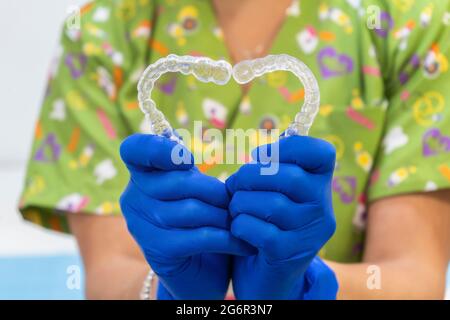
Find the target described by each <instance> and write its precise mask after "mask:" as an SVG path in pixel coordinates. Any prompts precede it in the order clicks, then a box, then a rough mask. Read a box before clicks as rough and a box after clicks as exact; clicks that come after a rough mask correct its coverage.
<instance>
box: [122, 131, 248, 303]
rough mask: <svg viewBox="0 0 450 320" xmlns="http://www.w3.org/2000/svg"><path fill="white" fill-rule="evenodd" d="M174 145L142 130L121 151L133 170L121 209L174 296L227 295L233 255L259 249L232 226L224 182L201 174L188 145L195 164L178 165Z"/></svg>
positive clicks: (156, 270) (138, 240) (185, 152)
mask: <svg viewBox="0 0 450 320" xmlns="http://www.w3.org/2000/svg"><path fill="white" fill-rule="evenodd" d="M175 145H176V143H175V142H173V141H171V140H169V139H167V138H163V137H159V136H155V135H143V134H135V135H132V136H130V137H128V138H127V139H126V140H125V141H124V142H123V143H122V145H121V147H120V155H121V157H122V159H123V161H124V162H125V164H126V166H127V168H128V170H129V171H130V175H131V179H130V182H129V184H128V186H127V188H126V190H125V191H124V193H123V194H122V196H121V199H120V205H121V208H122V212H123V214H124V216H125V219H126V222H127V226H128V229H129V231H130V233H131V234H132V235H133V237H134V239H135V240H136V242H137V243H138V244H139V246H140V248H141V250H142V252H143V253H144V255H145V258H146V259H147V262H148V263H149V264H150V265H151V267H152V269H153V270H154V272H155V273H156V274H157V275H158V277H159V280H160V285H163V286H164V288H165V289H166V290H167V292H168V293H169V294H170V296H171V297H172V298H174V299H223V298H224V296H225V294H226V291H227V288H228V283H229V279H230V270H231V268H230V267H231V265H230V263H231V262H230V257H229V255H230V254H233V255H246V254H254V252H255V250H254V248H252V247H251V246H250V245H248V244H247V243H245V242H244V241H242V240H239V239H237V238H235V237H233V236H232V235H231V233H230V231H229V227H230V218H229V214H228V212H227V208H228V204H229V196H228V193H227V191H226V188H225V185H224V184H223V183H222V182H220V181H219V180H217V179H215V178H213V177H209V176H206V175H203V174H202V173H200V172H199V171H198V169H197V168H196V167H195V166H194V165H193V163H194V161H193V157H192V154H190V153H189V151H188V150H187V149H186V148H184V147H183V148H182V149H181V150H179V155H182V154H183V153H184V155H187V159H189V158H190V159H191V162H190V164H178V165H177V164H174V162H173V159H172V148H173V147H174V146H175ZM184 157H185V156H183V158H184ZM160 292H161V291H160ZM165 296H166V297H167V294H165Z"/></svg>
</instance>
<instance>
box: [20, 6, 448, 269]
mask: <svg viewBox="0 0 450 320" xmlns="http://www.w3.org/2000/svg"><path fill="white" fill-rule="evenodd" d="M449 12H450V1H449V0H436V1H425V0H390V1H388V0H368V1H365V0H335V1H325V0H322V1H320V0H319V1H313V0H301V1H300V0H293V2H292V5H291V6H290V7H289V9H288V10H287V12H286V15H287V16H286V19H285V22H284V23H283V25H282V27H281V29H280V31H279V33H278V34H277V36H276V39H275V40H274V43H273V45H272V47H271V49H270V53H272V54H281V53H286V54H289V55H292V56H294V57H297V58H299V59H300V60H302V61H304V62H305V63H306V64H307V65H308V66H309V67H310V68H311V69H312V71H313V73H314V74H315V76H316V77H317V79H318V82H319V86H320V91H321V106H320V111H319V114H318V115H317V117H316V119H315V122H314V124H313V126H312V129H311V131H310V135H311V136H314V137H318V138H322V139H325V140H327V141H329V142H331V143H333V144H334V146H335V147H336V150H337V165H336V170H335V173H334V178H333V183H332V191H333V205H334V210H335V214H336V219H337V231H336V233H335V235H334V236H333V238H332V239H331V240H330V241H329V242H328V243H327V245H326V246H325V247H324V248H323V250H322V251H321V253H320V254H321V256H322V257H325V258H327V259H331V260H335V261H342V262H351V261H358V260H360V259H361V254H362V250H363V241H364V229H365V221H366V213H367V210H366V209H367V205H368V203H370V202H371V201H374V200H376V199H380V198H383V197H387V196H394V195H397V194H403V193H409V192H427V191H432V190H437V189H443V188H449V187H450V105H449V101H450V87H449V83H450V81H449V80H450V72H449V70H448V59H449V55H450V41H449V40H450V32H449V23H450V17H449V15H450V13H449ZM378 13H379V14H378ZM377 18H379V20H378V21H379V22H380V27H379V28H377V27H376V25H375V27H374V25H372V24H371V23H376V22H377ZM252 27H255V26H249V28H252ZM170 53H174V54H178V55H196V56H208V57H210V58H212V59H225V60H228V61H230V57H229V52H228V51H227V48H226V46H225V44H224V40H223V34H222V32H221V29H220V27H219V25H218V21H217V19H216V16H215V14H214V10H213V7H212V3H211V1H207V0H179V1H177V0H104V1H102V0H99V1H93V2H91V3H88V4H87V5H85V6H84V7H83V8H82V10H81V28H74V27H73V26H70V24H66V25H65V27H64V29H63V33H62V40H61V44H60V50H58V55H57V57H56V58H55V60H54V63H53V64H52V68H51V71H50V75H49V85H48V89H47V91H46V94H45V99H44V102H43V104H42V109H41V113H40V117H39V120H38V122H37V125H36V130H35V136H34V143H33V147H32V151H31V154H30V161H29V165H28V172H27V175H26V182H25V187H24V190H23V193H22V196H21V200H20V211H21V213H22V214H23V216H24V218H25V219H27V220H30V221H32V222H35V223H37V224H40V225H42V226H44V227H47V228H52V229H55V230H60V231H66V232H68V231H69V230H68V225H67V221H66V214H67V212H72V213H75V214H76V213H81V212H83V213H88V214H95V215H120V214H121V212H120V207H119V204H118V199H119V197H120V194H121V193H122V190H123V189H124V187H125V185H126V183H127V181H128V178H129V177H128V173H127V170H126V168H125V166H124V165H123V163H122V161H121V160H120V157H119V152H118V150H119V145H120V143H121V141H122V140H123V139H124V138H125V137H127V136H128V135H130V134H132V133H135V132H146V130H148V128H147V126H146V122H144V121H143V120H144V117H143V114H142V112H141V111H140V109H139V107H138V104H137V89H136V85H137V81H138V79H139V76H140V75H141V73H142V71H143V70H144V68H145V67H146V66H148V65H149V64H150V63H152V62H154V61H156V60H157V59H159V58H161V57H164V56H166V55H168V54H170ZM230 62H231V61H230ZM303 96H304V91H303V89H302V86H301V84H300V83H299V81H298V79H296V78H295V76H293V75H292V74H290V73H286V72H281V71H278V72H274V73H270V74H266V75H265V76H262V77H260V78H258V79H255V80H254V81H253V83H252V86H251V88H250V89H249V91H248V92H247V94H245V95H243V93H242V90H241V87H240V86H239V85H238V84H237V83H236V82H234V81H230V82H229V83H228V84H227V85H225V86H218V85H214V84H210V83H209V84H206V83H202V82H199V81H197V80H196V79H195V78H193V76H184V75H181V74H173V73H169V74H166V75H165V76H164V77H162V78H161V79H160V80H159V81H158V83H157V85H156V86H155V89H154V92H153V98H154V99H155V101H156V102H157V104H158V106H159V107H160V109H161V110H162V111H163V112H164V113H165V114H166V116H167V118H168V120H169V122H170V123H171V124H172V126H173V127H175V128H186V129H189V130H193V127H194V121H196V120H199V121H202V124H203V129H206V128H217V129H219V130H224V129H226V128H235V129H236V128H242V129H244V130H245V129H250V128H265V129H274V128H277V129H280V130H283V129H285V128H286V127H287V126H288V124H289V123H290V122H291V121H292V119H293V117H294V115H295V113H296V112H297V111H298V110H299V107H300V106H301V104H302V100H303ZM197 131H198V130H197ZM192 139H193V140H195V143H196V144H201V145H205V144H208V141H204V139H202V130H200V131H199V133H198V132H197V134H194V135H193V137H192ZM256 140H257V139H256V138H255V137H253V139H251V143H253V144H256V142H255V141H256ZM238 157H241V158H246V157H248V154H239V155H238ZM199 167H200V169H201V170H202V171H203V172H205V173H206V174H210V175H214V176H217V177H221V178H225V177H227V176H229V175H230V174H232V173H233V172H235V170H236V169H237V168H238V167H239V165H226V164H214V163H212V164H211V163H210V164H201V165H199ZM424 214H425V213H424Z"/></svg>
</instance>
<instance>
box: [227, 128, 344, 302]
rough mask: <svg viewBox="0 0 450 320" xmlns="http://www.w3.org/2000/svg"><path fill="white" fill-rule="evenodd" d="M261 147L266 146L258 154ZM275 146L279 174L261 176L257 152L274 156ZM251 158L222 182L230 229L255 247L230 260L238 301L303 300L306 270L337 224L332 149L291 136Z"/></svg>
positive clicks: (268, 146)
mask: <svg viewBox="0 0 450 320" xmlns="http://www.w3.org/2000/svg"><path fill="white" fill-rule="evenodd" d="M261 148H267V149H263V150H266V151H265V152H262V153H260V151H259V150H260V149H261ZM275 150H279V169H278V172H277V173H276V174H274V175H261V172H262V171H261V169H262V168H263V167H266V168H267V166H265V165H264V164H263V163H261V161H259V158H258V155H260V154H263V155H264V154H269V155H272V157H273V156H274V155H275ZM253 159H255V160H256V161H255V162H253V163H249V164H246V165H243V166H242V167H241V168H240V169H239V170H238V171H237V172H236V173H235V174H234V175H232V176H231V177H230V178H229V179H228V180H227V181H226V186H227V188H228V190H229V192H230V194H231V195H232V199H231V202H230V205H229V211H230V213H231V216H232V218H233V220H232V223H231V233H232V234H233V235H234V236H236V237H237V238H240V239H242V240H245V241H247V242H248V243H250V244H251V245H253V246H254V247H256V248H258V254H256V255H253V256H249V257H235V258H234V265H233V288H234V293H235V294H236V297H237V298H238V299H302V298H303V297H304V293H305V288H306V287H307V285H306V284H305V271H306V270H307V268H308V267H309V266H310V264H311V262H312V260H313V259H314V257H315V256H316V254H317V253H318V251H319V250H320V248H322V246H323V245H324V244H325V243H326V242H327V241H328V239H330V237H331V236H332V235H333V233H334V231H335V228H336V222H335V218H334V214H333V207H332V199H331V180H332V176H333V170H334V164H335V149H334V147H333V146H332V145H331V144H329V143H327V142H325V141H323V140H319V139H315V138H311V137H306V136H292V137H288V138H285V139H281V140H280V141H278V142H276V143H274V144H271V145H266V146H261V147H259V148H257V149H256V150H255V151H254V152H253ZM334 294H335V293H334ZM316 298H317V297H316Z"/></svg>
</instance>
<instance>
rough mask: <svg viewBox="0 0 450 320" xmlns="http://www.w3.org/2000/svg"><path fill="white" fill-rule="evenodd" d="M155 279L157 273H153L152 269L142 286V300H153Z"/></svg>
mask: <svg viewBox="0 0 450 320" xmlns="http://www.w3.org/2000/svg"><path fill="white" fill-rule="evenodd" d="M154 277H155V273H154V272H153V270H152V269H150V271H149V272H148V274H147V276H146V277H145V280H144V284H143V285H142V290H141V294H140V295H139V297H140V298H141V300H151V295H152V282H153V278H154Z"/></svg>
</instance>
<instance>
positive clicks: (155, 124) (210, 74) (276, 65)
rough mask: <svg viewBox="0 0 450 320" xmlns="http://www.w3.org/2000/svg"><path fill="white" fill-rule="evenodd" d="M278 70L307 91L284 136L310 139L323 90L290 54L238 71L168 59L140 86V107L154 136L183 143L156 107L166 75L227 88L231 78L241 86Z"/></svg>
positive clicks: (203, 61) (206, 61) (201, 60)
mask: <svg viewBox="0 0 450 320" xmlns="http://www.w3.org/2000/svg"><path fill="white" fill-rule="evenodd" d="M278 70H281V71H290V72H292V73H293V74H294V75H295V76H297V78H299V80H300V81H301V82H302V84H303V86H304V90H305V101H304V103H303V106H302V108H301V110H300V112H298V113H297V114H296V116H295V119H294V121H293V122H292V124H291V125H290V126H289V127H288V129H287V130H286V131H285V133H284V136H292V135H307V134H308V131H309V128H310V127H311V125H312V123H313V121H314V118H315V116H316V114H317V112H318V110H319V104H320V93H319V86H318V84H317V80H316V78H315V77H314V75H313V73H312V72H311V70H310V69H309V68H308V67H307V66H306V65H305V64H304V63H303V62H301V61H300V60H298V59H296V58H294V57H292V56H289V55H286V54H280V55H268V56H266V57H264V58H258V59H254V60H245V61H241V62H239V63H238V64H236V65H235V66H234V67H232V66H231V65H230V64H229V63H228V62H226V61H224V60H218V61H216V60H212V59H210V58H206V57H192V56H177V55H174V54H171V55H168V56H167V57H165V58H161V59H159V60H158V61H156V62H155V63H153V64H151V65H150V66H148V67H147V69H145V71H144V72H143V74H142V76H141V78H140V80H139V83H138V100H139V107H140V108H141V110H142V112H143V113H144V114H145V117H146V119H148V121H149V122H150V125H151V131H152V133H154V134H157V135H162V136H165V137H167V138H170V139H172V140H175V141H178V142H182V141H181V140H180V138H179V137H178V136H177V134H176V132H175V131H174V130H173V129H172V127H171V126H170V124H169V122H168V121H167V120H166V118H165V117H164V114H163V113H162V112H161V111H160V110H158V109H157V108H156V104H155V102H154V101H153V100H152V98H151V93H152V90H153V88H154V85H155V82H156V81H157V80H158V79H159V78H160V77H161V76H162V75H163V74H164V73H167V72H181V73H182V74H184V75H188V74H192V75H194V76H195V77H196V78H197V79H198V80H200V81H202V82H214V83H215V84H218V85H224V84H226V83H227V82H228V81H229V80H230V78H231V76H233V78H234V79H235V80H236V81H237V82H238V83H240V84H245V83H248V82H250V81H252V80H253V79H254V78H255V77H259V76H261V75H263V74H265V73H268V72H272V71H278Z"/></svg>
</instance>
